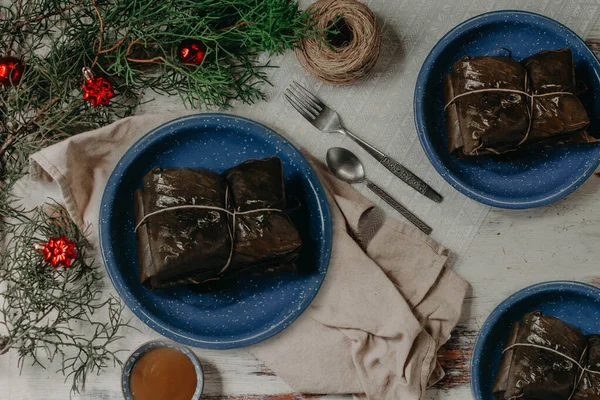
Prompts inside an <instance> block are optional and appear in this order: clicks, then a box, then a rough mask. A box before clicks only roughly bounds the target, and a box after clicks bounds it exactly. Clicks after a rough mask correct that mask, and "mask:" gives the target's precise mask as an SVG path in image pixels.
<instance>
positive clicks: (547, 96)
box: [444, 49, 597, 157]
mask: <svg viewBox="0 0 600 400" xmlns="http://www.w3.org/2000/svg"><path fill="white" fill-rule="evenodd" d="M579 89H580V88H579V87H578V84H577V81H576V79H575V68H574V62H573V54H572V53H571V50H570V49H560V50H548V51H542V52H540V53H537V54H535V55H533V56H531V57H528V58H525V59H524V60H522V61H521V62H517V61H516V60H514V59H512V58H509V57H497V56H476V57H468V56H464V57H462V58H461V59H459V60H458V61H456V62H455V63H454V65H453V66H452V71H451V72H450V73H449V74H447V75H446V77H445V81H444V104H445V106H446V107H445V108H446V125H447V133H448V145H449V151H450V153H451V154H453V155H455V156H457V157H463V156H477V155H485V154H502V153H506V152H510V151H514V150H517V149H521V148H529V149H535V148H539V147H552V146H559V145H565V144H574V143H589V142H594V141H596V140H597V139H595V138H594V137H592V136H590V135H589V134H588V133H587V132H586V128H587V127H588V125H589V124H590V120H589V118H588V114H587V112H586V110H585V108H584V107H583V105H582V103H581V101H580V100H579V98H578V97H577V94H578V92H579Z"/></svg>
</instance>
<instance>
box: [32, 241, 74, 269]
mask: <svg viewBox="0 0 600 400" xmlns="http://www.w3.org/2000/svg"><path fill="white" fill-rule="evenodd" d="M35 248H36V249H37V250H38V251H39V252H40V253H42V255H43V256H44V261H45V262H47V263H48V264H50V265H52V267H54V268H56V267H58V266H59V265H62V266H64V267H65V268H68V267H70V266H71V263H72V262H73V260H75V258H77V250H75V242H73V241H72V240H69V238H67V237H66V236H65V235H62V236H60V237H57V238H50V239H48V241H47V242H46V243H42V244H38V245H36V246H35Z"/></svg>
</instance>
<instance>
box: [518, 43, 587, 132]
mask: <svg viewBox="0 0 600 400" xmlns="http://www.w3.org/2000/svg"><path fill="white" fill-rule="evenodd" d="M522 64H523V65H524V66H525V69H526V70H527V73H528V74H529V78H530V79H529V82H530V90H531V93H532V94H534V95H544V96H538V97H535V101H534V102H533V115H532V124H531V131H530V132H529V137H528V139H527V141H528V142H531V143H535V142H537V141H541V140H545V139H551V138H557V139H558V138H562V139H563V140H565V139H567V138H569V137H572V136H577V137H576V138H574V139H575V140H577V139H578V138H582V137H585V136H587V134H586V133H585V131H584V129H585V128H586V127H587V126H588V125H589V123H590V120H589V118H588V115H587V112H586V111H585V108H584V107H583V105H582V104H581V101H579V99H578V98H577V96H576V95H575V93H576V92H577V82H576V80H575V68H574V64H573V53H572V52H571V50H570V49H560V50H548V51H542V52H540V53H537V54H535V55H533V56H531V57H528V58H526V59H524V60H523V61H522ZM552 93H555V94H552ZM561 93H569V94H561ZM578 142H582V141H581V140H579V141H578Z"/></svg>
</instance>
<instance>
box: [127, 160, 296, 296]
mask: <svg viewBox="0 0 600 400" xmlns="http://www.w3.org/2000/svg"><path fill="white" fill-rule="evenodd" d="M135 216H136V217H135V218H136V225H138V229H137V232H136V235H137V252H138V261H139V274H140V281H141V282H142V283H143V284H145V285H147V286H149V287H150V288H151V289H156V288H162V287H167V286H173V285H177V284H187V283H194V284H199V283H204V282H207V281H210V280H214V279H225V278H232V277H239V276H241V275H244V274H249V273H252V274H256V273H258V274H260V273H262V272H273V271H275V270H277V269H278V268H283V267H289V266H290V265H291V263H292V262H293V261H294V260H295V259H296V257H297V256H298V252H299V250H300V246H301V240H300V236H299V234H298V231H297V230H296V228H295V227H294V225H293V223H292V222H291V220H290V218H289V217H288V215H287V214H286V201H285V186H284V175H283V166H282V163H281V160H280V159H279V158H277V157H271V158H268V159H261V160H249V161H247V162H244V163H242V164H240V165H238V166H236V167H233V168H231V169H228V170H226V171H225V172H223V173H222V174H218V173H216V172H213V171H209V170H204V169H190V168H164V169H163V168H158V167H157V168H154V169H153V170H152V171H150V172H149V173H148V174H146V175H145V176H144V178H143V181H142V188H141V189H140V190H138V191H137V192H136V193H135Z"/></svg>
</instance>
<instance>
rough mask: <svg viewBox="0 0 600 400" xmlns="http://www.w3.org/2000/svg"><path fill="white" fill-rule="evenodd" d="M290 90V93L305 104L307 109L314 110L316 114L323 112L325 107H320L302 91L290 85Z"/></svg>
mask: <svg viewBox="0 0 600 400" xmlns="http://www.w3.org/2000/svg"><path fill="white" fill-rule="evenodd" d="M288 90H290V92H292V93H293V94H294V96H295V97H296V98H297V99H298V100H300V101H301V102H302V103H303V104H305V105H306V106H307V107H310V108H312V109H313V110H314V111H315V112H316V114H319V113H320V112H321V111H323V107H321V106H319V105H318V104H317V103H316V102H315V101H314V100H313V99H312V98H311V97H309V96H308V95H307V94H305V93H304V92H303V91H302V90H300V88H298V87H295V86H292V85H290V87H288ZM313 97H314V96H313Z"/></svg>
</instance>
